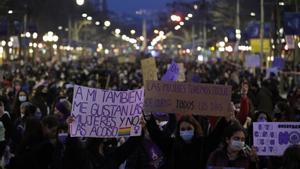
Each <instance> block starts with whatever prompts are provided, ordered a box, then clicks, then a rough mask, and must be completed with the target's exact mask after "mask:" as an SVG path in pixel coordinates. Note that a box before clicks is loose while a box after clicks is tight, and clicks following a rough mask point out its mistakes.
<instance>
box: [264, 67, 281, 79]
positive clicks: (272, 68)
mask: <svg viewBox="0 0 300 169" xmlns="http://www.w3.org/2000/svg"><path fill="white" fill-rule="evenodd" d="M278 72H279V70H278V68H277V67H271V68H267V69H266V77H267V78H269V77H270V75H271V73H274V74H275V75H277V74H278Z"/></svg>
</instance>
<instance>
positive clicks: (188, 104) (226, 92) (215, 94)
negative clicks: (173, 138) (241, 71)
mask: <svg viewBox="0 0 300 169" xmlns="http://www.w3.org/2000/svg"><path fill="white" fill-rule="evenodd" d="M230 98H231V87H230V86H224V85H214V84H196V83H180V82H165V81H147V84H146V87H145V102H144V111H146V112H164V113H194V114H199V115H211V116H227V115H229V114H230V111H229V110H230Z"/></svg>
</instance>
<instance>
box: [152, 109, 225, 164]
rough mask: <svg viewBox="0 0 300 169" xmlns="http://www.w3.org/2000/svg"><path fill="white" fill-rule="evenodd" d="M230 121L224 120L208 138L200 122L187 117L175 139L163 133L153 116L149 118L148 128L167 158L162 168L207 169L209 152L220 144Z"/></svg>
mask: <svg viewBox="0 0 300 169" xmlns="http://www.w3.org/2000/svg"><path fill="white" fill-rule="evenodd" d="M146 120H147V119H146ZM228 121H229V119H228V120H225V118H222V119H221V120H220V121H219V123H218V124H217V126H216V128H215V129H214V131H213V132H212V133H211V134H210V135H209V136H208V137H203V132H202V128H201V127H200V125H199V124H198V122H197V121H196V120H195V119H194V118H193V117H192V116H187V115H185V116H182V117H181V119H180V120H179V121H178V123H177V129H176V131H175V137H171V136H169V135H168V134H166V133H165V132H163V131H161V130H160V129H159V126H158V125H157V124H156V122H155V119H154V117H153V115H151V116H150V117H148V120H147V125H146V126H147V129H148V131H149V134H150V136H151V138H152V139H153V141H154V142H155V143H156V144H157V145H158V146H159V148H161V150H162V151H163V153H164V154H165V156H166V161H167V162H166V164H165V165H164V166H163V167H162V168H164V167H165V168H170V169H182V168H188V169H199V168H205V166H206V160H207V157H208V152H210V151H211V150H213V149H214V148H215V147H217V145H218V144H219V140H221V138H220V136H221V135H222V132H223V129H224V128H225V127H226V125H227V123H228Z"/></svg>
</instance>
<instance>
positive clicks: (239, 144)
mask: <svg viewBox="0 0 300 169" xmlns="http://www.w3.org/2000/svg"><path fill="white" fill-rule="evenodd" d="M244 146H245V142H244V141H237V140H232V142H231V145H230V147H231V149H232V150H235V151H241V150H242V149H243V147H244Z"/></svg>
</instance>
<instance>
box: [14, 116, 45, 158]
mask: <svg viewBox="0 0 300 169" xmlns="http://www.w3.org/2000/svg"><path fill="white" fill-rule="evenodd" d="M43 139H44V137H43V128H42V124H41V122H40V120H38V119H36V118H33V117H30V118H28V119H27V120H26V124H25V131H24V136H23V138H22V140H21V143H20V145H19V147H18V152H17V154H22V153H24V152H25V151H26V150H28V149H30V148H31V147H33V146H34V145H36V144H39V143H41V142H42V141H43Z"/></svg>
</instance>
